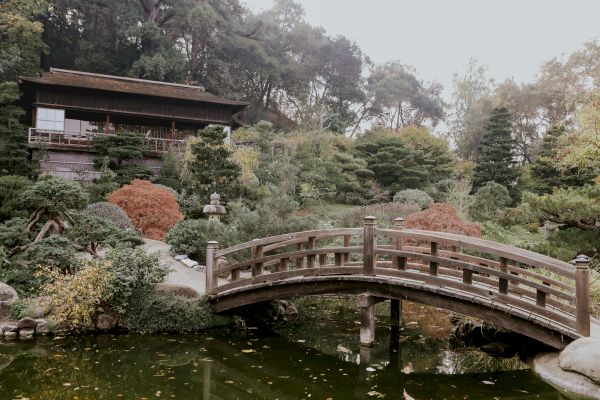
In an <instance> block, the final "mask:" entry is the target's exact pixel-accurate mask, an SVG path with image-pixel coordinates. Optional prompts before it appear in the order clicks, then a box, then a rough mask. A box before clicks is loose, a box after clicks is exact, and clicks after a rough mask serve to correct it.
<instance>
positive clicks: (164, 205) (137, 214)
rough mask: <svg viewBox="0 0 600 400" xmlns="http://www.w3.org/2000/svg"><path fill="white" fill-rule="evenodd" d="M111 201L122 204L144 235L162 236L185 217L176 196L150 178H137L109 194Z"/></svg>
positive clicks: (148, 236) (154, 237) (151, 237)
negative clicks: (157, 185) (148, 179)
mask: <svg viewBox="0 0 600 400" xmlns="http://www.w3.org/2000/svg"><path fill="white" fill-rule="evenodd" d="M108 201H109V202H110V203H112V204H116V205H117V206H119V207H121V208H122V209H123V210H125V212H126V213H127V216H128V217H129V219H130V220H131V222H133V224H134V225H135V227H136V228H137V229H139V230H140V232H141V233H142V235H143V236H144V237H147V238H150V239H155V240H162V239H163V238H164V237H165V235H166V233H167V232H168V231H169V229H170V228H171V227H172V226H173V225H175V224H176V223H177V222H179V221H181V220H182V219H183V215H182V214H181V211H179V205H178V204H177V198H176V197H175V196H174V195H173V194H172V193H171V192H169V191H168V190H165V189H161V188H158V187H156V185H153V184H152V183H150V182H148V181H142V180H138V179H136V180H134V181H133V182H131V184H130V185H125V186H123V187H122V188H120V189H119V190H116V191H114V192H113V193H111V194H110V196H109V198H108Z"/></svg>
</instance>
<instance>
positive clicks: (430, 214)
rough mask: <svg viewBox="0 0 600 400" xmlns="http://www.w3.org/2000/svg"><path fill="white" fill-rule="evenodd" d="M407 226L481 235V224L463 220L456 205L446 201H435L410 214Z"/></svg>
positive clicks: (426, 229) (406, 222) (467, 234)
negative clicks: (455, 207)
mask: <svg viewBox="0 0 600 400" xmlns="http://www.w3.org/2000/svg"><path fill="white" fill-rule="evenodd" d="M405 226H406V227H407V228H410V229H422V230H425V231H436V232H448V233H456V234H459V235H466V236H475V237H481V228H480V227H479V225H477V224H474V223H472V222H467V221H464V220H462V219H461V218H460V217H459V216H458V212H457V211H456V210H455V209H454V207H452V206H451V205H450V204H445V203H435V204H432V205H431V206H429V208H427V209H425V210H423V211H419V212H415V213H412V214H410V215H409V216H408V217H407V218H406V221H405Z"/></svg>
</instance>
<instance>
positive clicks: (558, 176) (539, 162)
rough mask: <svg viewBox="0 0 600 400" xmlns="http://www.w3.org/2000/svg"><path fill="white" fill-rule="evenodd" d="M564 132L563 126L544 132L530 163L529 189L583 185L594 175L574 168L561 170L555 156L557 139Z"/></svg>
mask: <svg viewBox="0 0 600 400" xmlns="http://www.w3.org/2000/svg"><path fill="white" fill-rule="evenodd" d="M564 134H565V128H564V126H553V127H552V128H550V129H549V130H548V132H546V136H544V140H543V141H542V145H541V147H540V151H539V153H538V156H537V159H536V160H535V162H533V163H532V164H531V178H532V180H533V182H532V185H531V188H530V190H531V191H533V192H535V193H538V194H544V193H551V192H552V190H553V189H554V188H562V187H570V186H584V185H585V184H588V183H591V182H592V180H593V179H594V177H595V175H594V174H592V173H590V172H588V171H580V170H578V169H576V168H566V169H565V170H561V169H560V168H559V167H558V160H557V158H556V155H557V152H558V150H559V140H560V138H561V137H563V136H564Z"/></svg>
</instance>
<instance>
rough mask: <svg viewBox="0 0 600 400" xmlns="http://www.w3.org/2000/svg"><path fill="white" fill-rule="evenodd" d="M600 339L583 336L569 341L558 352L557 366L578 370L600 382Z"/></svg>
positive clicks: (568, 369)
mask: <svg viewBox="0 0 600 400" xmlns="http://www.w3.org/2000/svg"><path fill="white" fill-rule="evenodd" d="M598 360H600V339H598V338H595V337H594V338H592V337H583V338H579V339H577V340H575V341H573V342H571V343H570V344H569V345H568V346H567V347H565V349H564V350H563V351H562V352H561V353H560V356H559V358H558V364H559V366H560V367H561V368H562V369H564V370H567V371H574V372H578V373H580V374H581V375H585V376H587V377H588V378H590V379H591V380H593V381H594V382H596V383H598V384H600V362H599V361H598Z"/></svg>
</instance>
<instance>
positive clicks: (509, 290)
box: [206, 217, 591, 347]
mask: <svg viewBox="0 0 600 400" xmlns="http://www.w3.org/2000/svg"><path fill="white" fill-rule="evenodd" d="M223 257H227V259H228V260H229V261H232V263H231V264H228V265H220V266H219V268H217V267H216V266H217V265H218V259H219V258H223ZM234 260H235V261H237V262H233V261H234ZM206 279H207V281H206V284H207V292H208V293H209V294H210V295H211V301H212V303H213V305H214V307H215V309H216V310H217V311H225V310H228V309H232V308H235V307H239V306H242V305H246V304H251V303H255V302H259V301H265V300H269V299H275V298H284V297H295V296H301V295H306V294H318V293H332V292H333V293H344V292H345V293H359V292H376V293H377V294H378V296H381V297H389V298H406V299H409V300H410V299H412V300H414V301H420V302H424V303H426V304H432V305H436V306H440V307H443V308H449V309H453V310H455V311H457V312H462V313H463V314H464V313H466V314H467V315H471V316H474V317H479V318H485V319H487V320H493V321H495V323H497V324H498V325H501V326H505V327H507V328H509V329H513V330H516V331H519V332H521V333H524V334H528V335H529V336H532V337H536V338H538V339H540V338H541V340H543V341H546V342H547V343H549V344H552V345H553V346H555V347H562V346H563V345H564V344H563V343H564V342H565V341H567V340H569V339H574V338H577V337H580V336H589V335H590V330H591V324H590V314H589V267H588V264H587V262H585V260H579V262H578V263H577V266H573V265H570V264H568V263H565V262H562V261H559V260H555V259H552V258H550V257H547V256H544V255H541V254H537V253H534V252H531V251H528V250H524V249H518V248H515V247H512V246H507V245H502V244H498V243H493V242H490V241H487V240H483V239H479V238H471V237H466V236H461V235H454V234H449V233H440V232H428V231H417V230H407V229H403V226H402V221H401V220H398V221H397V225H396V226H395V227H394V229H377V228H376V227H375V220H374V218H372V217H367V218H366V219H365V226H364V227H363V228H344V229H329V230H320V231H307V232H296V233H291V234H286V235H279V236H274V237H270V238H264V239H258V240H253V241H251V242H248V243H242V244H239V245H236V246H232V247H230V248H227V249H223V250H219V249H218V244H217V243H216V242H209V244H208V247H207V277H206Z"/></svg>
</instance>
